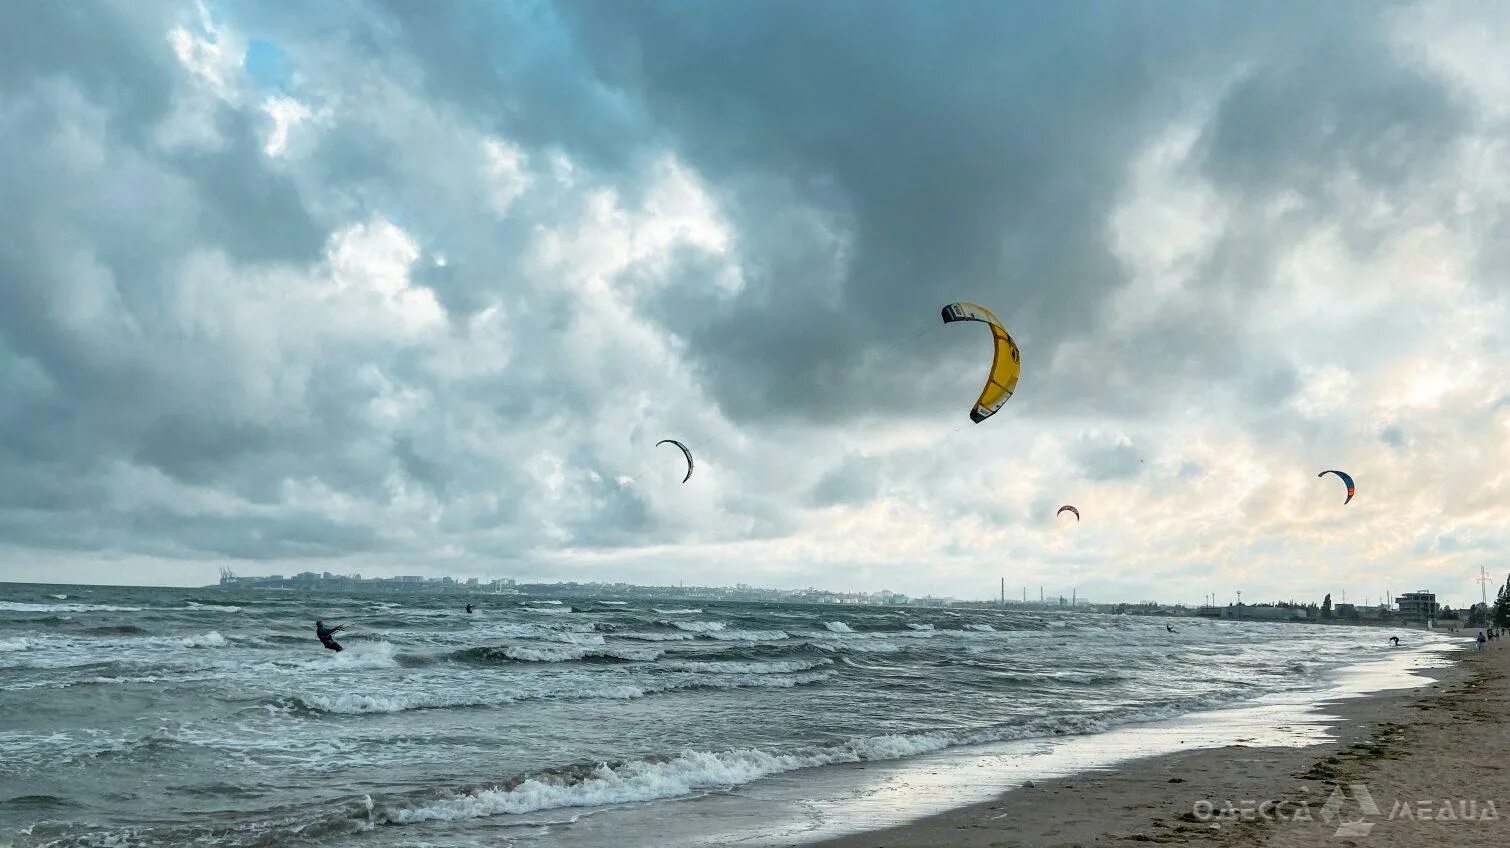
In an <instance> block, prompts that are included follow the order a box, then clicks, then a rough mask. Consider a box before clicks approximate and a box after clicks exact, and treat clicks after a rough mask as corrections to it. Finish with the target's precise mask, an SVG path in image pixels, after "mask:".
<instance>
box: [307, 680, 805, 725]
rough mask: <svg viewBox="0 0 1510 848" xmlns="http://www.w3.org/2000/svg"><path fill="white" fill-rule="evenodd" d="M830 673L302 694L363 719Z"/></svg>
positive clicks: (314, 703)
mask: <svg viewBox="0 0 1510 848" xmlns="http://www.w3.org/2000/svg"><path fill="white" fill-rule="evenodd" d="M830 676H832V675H831V673H829V672H809V673H806V674H792V675H775V674H724V675H717V676H708V675H695V674H686V675H678V676H675V677H671V678H670V679H667V680H664V681H657V682H648V681H647V682H643V683H631V682H608V681H596V680H582V679H564V680H554V681H549V682H543V683H527V684H522V685H519V686H516V687H513V688H509V689H505V690H502V691H498V690H491V691H489V690H481V691H479V690H468V691H460V692H459V691H454V690H451V691H443V692H435V691H425V690H420V691H398V692H386V691H385V692H382V693H363V692H342V693H340V694H335V695H327V694H320V693H316V694H302V693H301V694H300V695H299V696H298V698H297V700H298V702H299V703H302V704H303V705H304V706H305V707H307V708H309V709H313V710H318V711H320V712H327V713H341V714H348V715H361V714H367V713H398V712H408V711H410V710H430V709H443V708H450V707H474V706H498V705H500V704H510V703H515V702H517V701H530V700H592V699H614V700H630V699H635V698H643V697H646V696H647V695H654V694H658V693H662V692H675V691H679V690H683V689H752V688H762V689H790V688H792V687H795V686H802V685H804V684H808V683H820V682H822V681H824V680H827V679H828V678H829V677H830Z"/></svg>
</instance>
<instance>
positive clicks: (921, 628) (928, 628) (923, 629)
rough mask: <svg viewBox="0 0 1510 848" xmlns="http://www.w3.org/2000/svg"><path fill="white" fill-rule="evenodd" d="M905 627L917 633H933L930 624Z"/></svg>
mask: <svg viewBox="0 0 1510 848" xmlns="http://www.w3.org/2000/svg"><path fill="white" fill-rule="evenodd" d="M907 626H908V627H909V628H911V629H913V630H917V631H919V632H926V633H931V632H933V625H931V624H909V625H907Z"/></svg>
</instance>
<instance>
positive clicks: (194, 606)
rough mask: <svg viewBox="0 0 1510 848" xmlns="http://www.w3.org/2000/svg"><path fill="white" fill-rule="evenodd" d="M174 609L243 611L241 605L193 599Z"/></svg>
mask: <svg viewBox="0 0 1510 848" xmlns="http://www.w3.org/2000/svg"><path fill="white" fill-rule="evenodd" d="M174 609H181V610H194V611H196V612H199V611H203V612H241V607H233V606H229V605H227V604H196V603H194V602H193V601H189V605H188V606H186V607H174Z"/></svg>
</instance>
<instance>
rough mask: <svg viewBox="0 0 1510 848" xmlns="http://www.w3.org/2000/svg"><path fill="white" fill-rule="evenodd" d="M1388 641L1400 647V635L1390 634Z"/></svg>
mask: <svg viewBox="0 0 1510 848" xmlns="http://www.w3.org/2000/svg"><path fill="white" fill-rule="evenodd" d="M1389 641H1390V643H1391V644H1393V645H1394V646H1395V647H1396V648H1398V647H1400V637H1399V636H1391V637H1389Z"/></svg>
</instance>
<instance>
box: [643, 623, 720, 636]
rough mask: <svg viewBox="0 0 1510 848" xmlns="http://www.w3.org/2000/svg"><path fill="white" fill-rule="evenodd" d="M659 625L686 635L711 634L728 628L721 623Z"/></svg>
mask: <svg viewBox="0 0 1510 848" xmlns="http://www.w3.org/2000/svg"><path fill="white" fill-rule="evenodd" d="M659 623H660V624H664V625H666V626H667V627H675V628H676V629H678V630H685V631H687V632H688V633H712V632H714V631H716V630H723V629H724V628H725V627H728V625H727V624H724V623H723V622H722V621H662V622H659Z"/></svg>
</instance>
